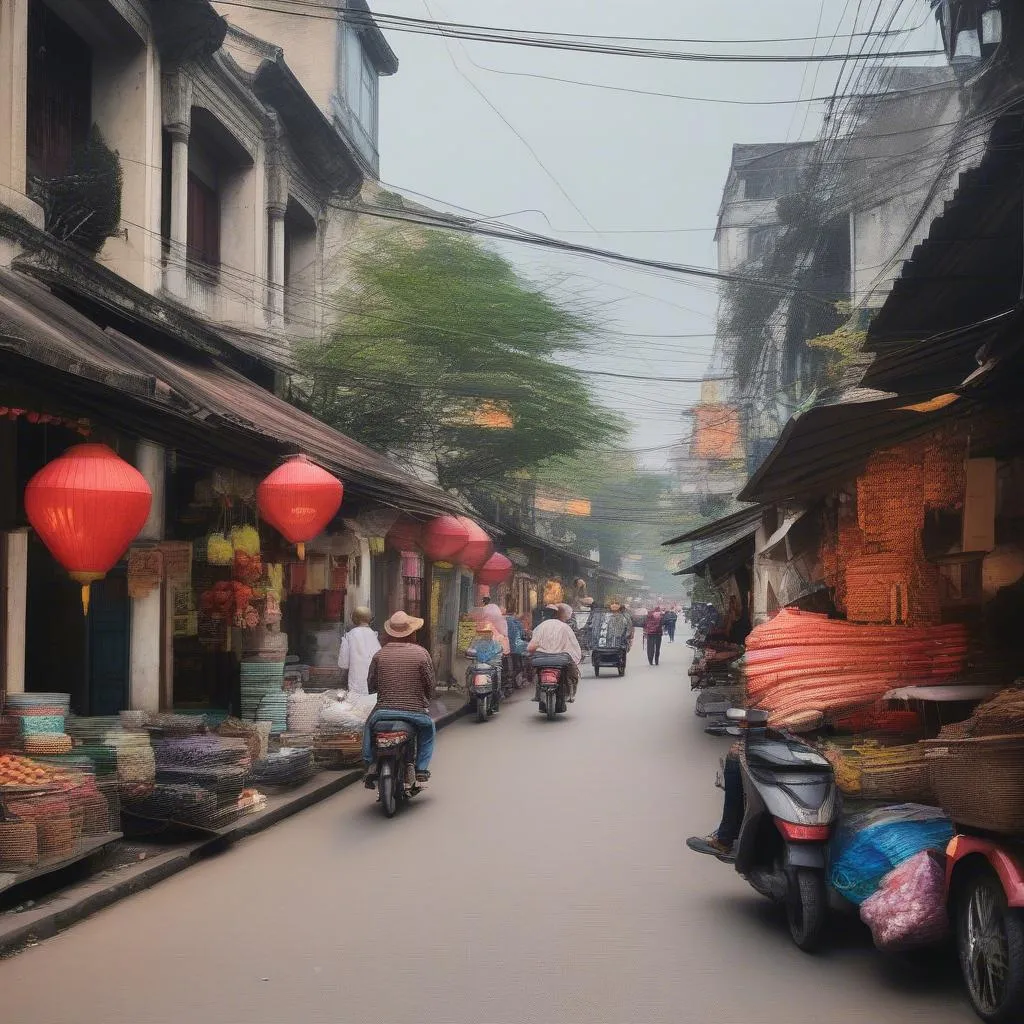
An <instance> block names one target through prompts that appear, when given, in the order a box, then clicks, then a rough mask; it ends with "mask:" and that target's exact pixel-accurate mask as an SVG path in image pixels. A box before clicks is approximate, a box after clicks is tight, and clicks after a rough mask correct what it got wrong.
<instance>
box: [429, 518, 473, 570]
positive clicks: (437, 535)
mask: <svg viewBox="0 0 1024 1024" xmlns="http://www.w3.org/2000/svg"><path fill="white" fill-rule="evenodd" d="M468 542H469V531H468V530H467V529H466V527H465V525H464V524H463V522H462V520H461V519H458V518H457V517H456V516H440V517H438V518H437V519H431V520H430V522H429V523H427V525H426V526H424V527H423V536H422V539H421V541H420V545H421V547H422V548H423V553H424V554H425V555H426V556H427V558H428V559H429V560H430V561H431V562H447V561H448V560H449V559H452V558H454V557H455V556H456V555H457V554H458V553H459V552H460V551H461V550H462V549H463V548H464V547H465V546H466V544H467V543H468Z"/></svg>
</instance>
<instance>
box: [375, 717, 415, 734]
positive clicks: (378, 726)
mask: <svg viewBox="0 0 1024 1024" xmlns="http://www.w3.org/2000/svg"><path fill="white" fill-rule="evenodd" d="M373 732H374V735H376V734H377V733H379V732H400V733H404V734H405V735H406V736H413V735H415V733H416V730H415V729H414V728H413V727H412V726H411V725H410V724H409V723H408V722H405V721H403V720H402V719H400V718H379V719H377V721H376V722H374V723H373Z"/></svg>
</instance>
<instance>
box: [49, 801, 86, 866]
mask: <svg viewBox="0 0 1024 1024" xmlns="http://www.w3.org/2000/svg"><path fill="white" fill-rule="evenodd" d="M83 825H84V815H83V814H82V812H81V811H78V812H77V813H76V812H75V811H72V812H71V813H70V814H60V815H55V816H54V817H52V818H47V819H45V820H43V821H40V822H39V852H40V854H41V855H42V856H44V857H70V856H71V854H73V853H74V852H75V849H76V848H77V846H78V844H79V842H80V841H81V838H82V827H83Z"/></svg>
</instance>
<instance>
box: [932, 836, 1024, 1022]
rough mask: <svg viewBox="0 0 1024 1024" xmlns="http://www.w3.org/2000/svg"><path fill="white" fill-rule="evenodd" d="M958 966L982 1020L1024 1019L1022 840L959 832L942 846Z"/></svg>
mask: <svg viewBox="0 0 1024 1024" xmlns="http://www.w3.org/2000/svg"><path fill="white" fill-rule="evenodd" d="M946 865H947V875H946V880H947V886H946V888H947V897H946V899H947V906H948V907H949V916H950V920H951V921H952V922H953V926H954V929H955V931H956V945H957V951H958V953H959V957H960V970H961V973H962V974H963V977H964V982H965V983H966V985H967V993H968V995H969V996H970V999H971V1004H972V1005H973V1007H974V1011H975V1013H977V1015H978V1016H979V1017H980V1018H981V1019H982V1020H983V1021H985V1022H986V1024H1017V1022H1019V1021H1021V1020H1024V842H1020V841H1019V840H1018V841H1016V842H1015V841H1013V840H1007V839H1000V838H995V837H992V836H984V835H969V834H961V835H957V836H954V837H953V840H952V841H951V842H950V844H949V846H948V847H947V849H946Z"/></svg>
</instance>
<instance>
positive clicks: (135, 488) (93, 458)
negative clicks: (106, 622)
mask: <svg viewBox="0 0 1024 1024" xmlns="http://www.w3.org/2000/svg"><path fill="white" fill-rule="evenodd" d="M152 504H153V492H152V491H151V490H150V489H149V484H147V483H146V478H145V477H144V476H143V475H142V474H141V473H140V472H139V471H138V470H137V469H136V468H135V467H134V466H132V465H130V464H129V463H127V462H125V461H124V459H122V458H121V457H120V456H118V455H116V454H115V453H114V452H113V451H111V450H110V449H109V448H108V447H107V446H106V445H105V444H79V445H75V447H73V448H69V449H68V450H67V451H66V452H65V453H64V454H63V455H61V456H60V458H57V459H54V460H53V462H51V463H49V464H48V465H46V466H44V467H43V468H42V469H41V470H40V471H39V472H38V473H36V475H35V476H34V477H32V479H31V480H30V481H29V484H28V486H27V487H26V488H25V514H26V515H27V516H28V521H29V522H30V523H31V524H32V527H33V529H34V530H35V531H36V533H38V534H39V536H40V538H41V539H42V541H43V543H44V544H45V545H46V546H47V548H49V550H50V554H52V555H53V557H54V558H56V559H57V561H58V562H60V564H61V565H62V566H64V568H65V569H67V570H68V573H69V574H70V576H71V578H72V579H73V580H75V581H76V582H78V583H81V584H82V608H83V610H84V611H85V613H86V614H88V612H89V586H90V584H92V583H94V582H95V581H96V580H101V579H103V577H104V576H105V575H106V574H107V573H108V572H109V571H110V570H111V569H113V568H114V566H115V565H116V564H117V562H118V560H119V559H120V558H121V556H122V555H123V554H124V553H125V551H126V550H127V549H128V545H129V544H131V542H132V541H133V540H134V539H135V538H136V537H137V536H138V534H139V531H140V530H141V529H142V528H143V526H145V525H146V519H147V518H149V509H150V506H151V505H152Z"/></svg>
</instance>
